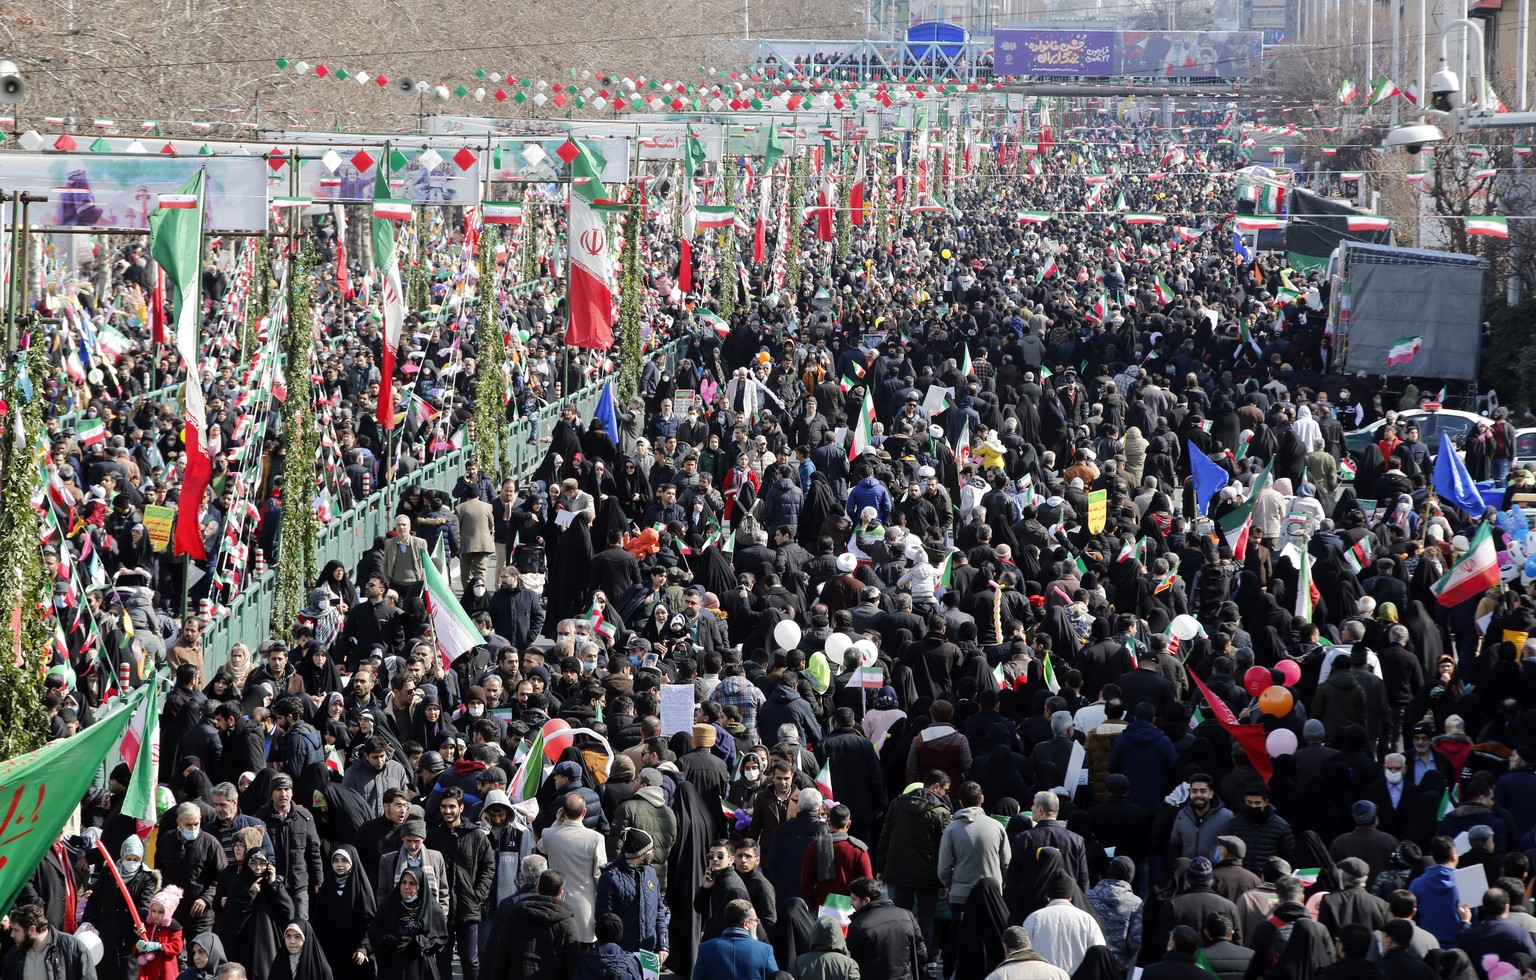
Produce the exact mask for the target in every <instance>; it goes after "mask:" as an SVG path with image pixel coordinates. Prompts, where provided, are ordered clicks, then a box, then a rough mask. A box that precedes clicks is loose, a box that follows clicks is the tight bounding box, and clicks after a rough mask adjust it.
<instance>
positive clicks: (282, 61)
mask: <svg viewBox="0 0 1536 980" xmlns="http://www.w3.org/2000/svg"><path fill="white" fill-rule="evenodd" d="M287 67H288V59H287V58H279V59H277V68H278V71H282V70H283V69H284V68H287Z"/></svg>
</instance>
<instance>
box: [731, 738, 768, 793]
mask: <svg viewBox="0 0 1536 980" xmlns="http://www.w3.org/2000/svg"><path fill="white" fill-rule="evenodd" d="M763 785H764V784H763V754H762V753H761V750H757V749H754V750H753V751H751V752H748V753H747V754H746V755H744V756H742V757H741V768H740V770H739V771H738V775H737V776H736V778H735V779H734V780H732V781H731V787H730V789H728V790H727V791H726V794H725V798H726V800H727V801H728V802H729V803H730V804H731V806H734V807H750V806H751V805H752V800H753V799H754V798H756V796H757V793H758V790H760V789H762V788H763Z"/></svg>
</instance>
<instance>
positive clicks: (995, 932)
mask: <svg viewBox="0 0 1536 980" xmlns="http://www.w3.org/2000/svg"><path fill="white" fill-rule="evenodd" d="M1011 924H1012V923H1011V920H1010V919H1009V918H1008V904H1007V903H1006V902H1004V901H1003V890H1002V888H1000V887H999V886H998V883H997V879H995V878H982V879H981V880H980V881H978V882H977V883H976V885H975V887H973V888H972V889H971V893H970V895H969V896H967V897H966V900H965V914H964V915H963V916H962V917H961V918H960V925H959V928H958V929H956V934H955V941H954V943H953V944H951V947H950V948H951V949H952V950H953V957H954V964H953V966H954V973H953V974H952V976H953V977H954V980H985V978H986V976H987V974H989V973H991V972H992V971H993V970H995V969H997V965H998V964H999V963H1001V962H1002V961H1003V957H1005V956H1006V955H1007V953H1006V951H1004V949H1003V930H1004V929H1007V928H1008V926H1009V925H1011Z"/></svg>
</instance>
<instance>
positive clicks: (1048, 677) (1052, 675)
mask: <svg viewBox="0 0 1536 980" xmlns="http://www.w3.org/2000/svg"><path fill="white" fill-rule="evenodd" d="M1040 680H1041V682H1042V683H1043V684H1045V689H1046V690H1047V691H1050V692H1051V693H1052V694H1055V693H1056V692H1057V691H1059V690H1061V685H1060V684H1058V683H1056V668H1055V667H1052V666H1051V655H1050V654H1046V655H1045V656H1044V657H1042V658H1041V659H1040Z"/></svg>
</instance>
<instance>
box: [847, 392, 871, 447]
mask: <svg viewBox="0 0 1536 980" xmlns="http://www.w3.org/2000/svg"><path fill="white" fill-rule="evenodd" d="M874 445H875V401H874V399H873V398H872V397H871V396H870V393H869V392H868V391H865V392H864V402H863V404H862V405H860V406H859V418H858V421H857V422H856V423H855V424H854V426H853V445H851V446H850V447H848V458H849V459H850V460H854V459H858V458H859V457H860V456H861V455H863V454H864V453H865V452H866V451H868V450H870V449H873V448H874Z"/></svg>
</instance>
